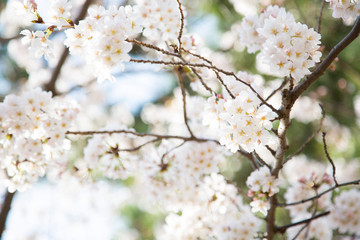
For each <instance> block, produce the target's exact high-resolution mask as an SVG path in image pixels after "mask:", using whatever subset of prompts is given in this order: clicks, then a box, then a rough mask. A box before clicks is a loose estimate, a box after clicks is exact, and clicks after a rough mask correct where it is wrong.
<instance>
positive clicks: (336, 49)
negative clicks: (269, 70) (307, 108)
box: [291, 17, 360, 104]
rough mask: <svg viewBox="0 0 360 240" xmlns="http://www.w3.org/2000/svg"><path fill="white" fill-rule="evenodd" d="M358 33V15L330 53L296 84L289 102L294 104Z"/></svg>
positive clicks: (359, 18) (359, 21) (359, 24)
mask: <svg viewBox="0 0 360 240" xmlns="http://www.w3.org/2000/svg"><path fill="white" fill-rule="evenodd" d="M359 33H360V17H358V18H357V19H356V21H355V24H354V26H353V28H352V29H351V31H350V32H349V33H348V35H346V37H345V38H343V39H342V40H341V41H340V42H339V43H338V44H337V45H336V46H335V47H334V48H333V49H331V51H330V53H329V54H328V55H327V56H326V58H325V59H324V60H323V61H322V62H321V63H320V64H319V65H318V66H317V68H316V69H315V70H314V71H313V72H312V73H311V74H310V75H309V76H307V77H306V79H305V80H304V81H302V82H301V83H300V84H298V85H297V86H296V87H295V88H294V89H293V90H292V91H291V104H294V103H295V101H296V99H298V98H299V97H300V95H301V94H303V93H304V92H305V90H306V89H308V88H309V87H310V85H311V84H313V83H314V82H315V81H316V80H317V79H318V78H319V77H321V76H322V75H323V74H324V72H325V71H326V69H327V68H328V67H329V66H330V64H331V63H332V62H333V61H334V60H335V58H336V57H337V56H338V55H339V54H340V53H341V52H342V51H343V50H344V49H345V48H346V47H347V46H348V45H349V44H350V43H352V42H353V41H354V40H355V39H356V38H357V37H358V36H359Z"/></svg>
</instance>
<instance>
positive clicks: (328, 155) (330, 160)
mask: <svg viewBox="0 0 360 240" xmlns="http://www.w3.org/2000/svg"><path fill="white" fill-rule="evenodd" d="M322 140H323V143H324V151H325V155H326V157H327V159H328V160H329V162H330V164H331V167H332V175H333V179H334V182H335V186H338V185H339V183H338V182H337V180H336V167H335V164H334V161H333V160H332V158H331V157H330V154H329V152H328V149H327V145H326V133H325V132H323V133H322Z"/></svg>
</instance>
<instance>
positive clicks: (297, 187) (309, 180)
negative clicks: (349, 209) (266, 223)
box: [284, 158, 333, 239]
mask: <svg viewBox="0 0 360 240" xmlns="http://www.w3.org/2000/svg"><path fill="white" fill-rule="evenodd" d="M295 169H296V170H297V171H298V173H296V174H294V173H293V172H294V170H295ZM302 169H306V170H307V172H306V173H305V172H303V171H301V170H302ZM284 170H285V171H284V173H285V174H286V175H290V174H291V175H292V177H289V178H288V181H289V182H290V183H291V186H289V187H288V188H287V191H286V193H285V195H284V197H285V199H286V202H287V203H293V202H298V201H301V200H304V199H307V198H310V197H313V196H315V195H317V194H318V193H321V192H323V191H325V190H327V189H328V188H330V186H331V184H333V179H332V178H331V177H330V175H329V174H328V173H327V172H326V167H325V165H323V164H321V163H317V164H315V163H310V162H309V161H308V160H307V159H303V158H295V159H293V161H292V162H289V163H288V166H285V169H284ZM331 205H332V203H331V193H327V194H324V195H322V196H321V197H319V198H317V200H316V201H307V202H304V203H300V204H296V205H292V206H289V207H287V208H288V210H289V212H290V217H291V220H292V222H298V221H301V220H304V219H307V218H310V217H311V216H313V214H314V211H315V210H316V211H317V212H321V211H327V210H329V209H330V208H331ZM331 214H332V213H331ZM330 217H331V215H330ZM328 226H329V217H323V218H320V219H316V220H313V221H311V223H310V224H309V228H308V229H309V230H308V231H302V232H301V233H300V235H299V237H300V238H301V239H331V238H332V234H333V233H332V229H331V228H329V227H328ZM302 227H303V225H299V226H297V227H294V228H289V229H288V230H287V234H288V236H289V238H293V237H295V236H296V235H297V234H299V231H300V229H301V228H302Z"/></svg>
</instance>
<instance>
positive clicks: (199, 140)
mask: <svg viewBox="0 0 360 240" xmlns="http://www.w3.org/2000/svg"><path fill="white" fill-rule="evenodd" d="M66 134H68V135H83V136H85V135H96V134H110V135H111V134H130V135H134V136H137V137H155V138H158V139H160V140H161V139H180V140H184V141H194V142H214V143H216V144H219V145H220V143H219V141H217V140H214V139H206V138H197V137H195V136H191V137H183V136H176V135H159V134H155V133H138V132H134V131H130V130H100V131H67V132H66Z"/></svg>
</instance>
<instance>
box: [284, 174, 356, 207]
mask: <svg viewBox="0 0 360 240" xmlns="http://www.w3.org/2000/svg"><path fill="white" fill-rule="evenodd" d="M359 184H360V179H358V180H355V181H351V182H345V183H341V184H338V185H336V186H333V187H331V188H328V189H327V190H325V191H323V192H321V193H319V194H317V195H315V196H313V197H310V198H306V199H303V200H300V201H296V202H292V203H279V204H278V206H279V207H288V206H294V205H298V204H302V203H306V202H308V201H312V200H314V199H317V198H320V197H321V196H322V195H324V194H326V193H328V192H331V191H334V190H335V189H337V188H340V187H345V186H349V185H359Z"/></svg>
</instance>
